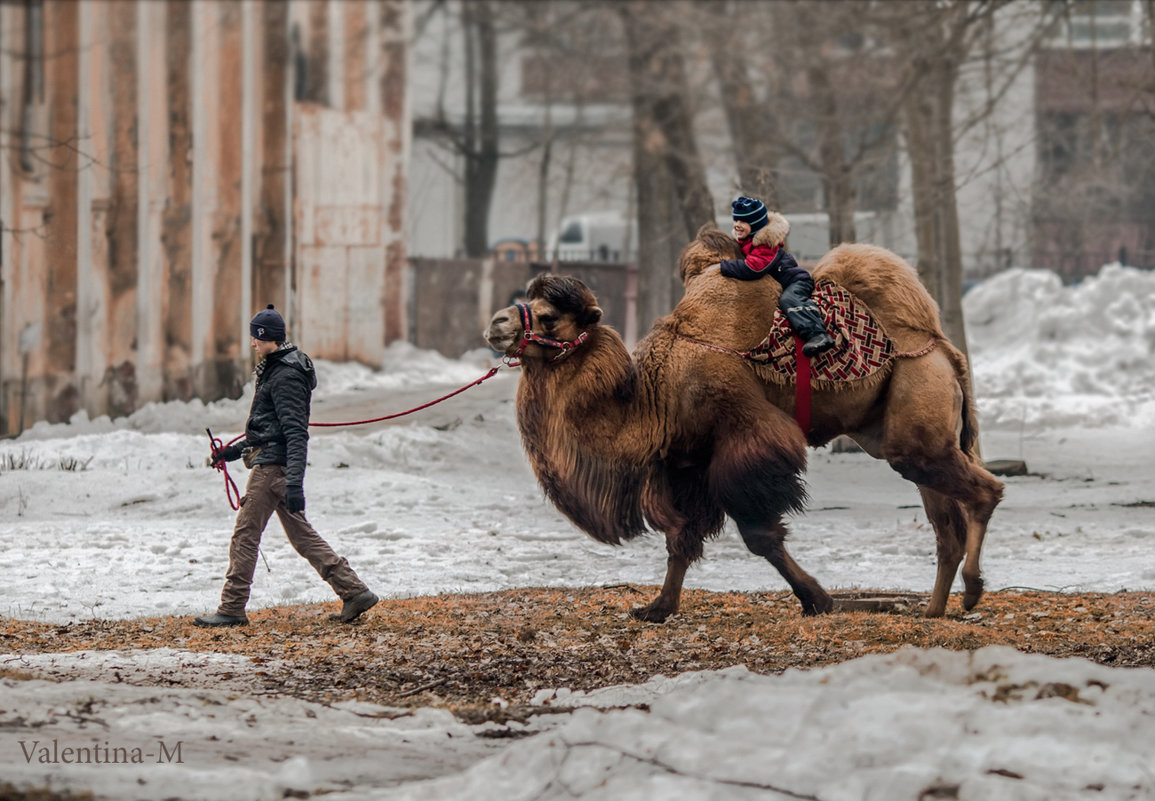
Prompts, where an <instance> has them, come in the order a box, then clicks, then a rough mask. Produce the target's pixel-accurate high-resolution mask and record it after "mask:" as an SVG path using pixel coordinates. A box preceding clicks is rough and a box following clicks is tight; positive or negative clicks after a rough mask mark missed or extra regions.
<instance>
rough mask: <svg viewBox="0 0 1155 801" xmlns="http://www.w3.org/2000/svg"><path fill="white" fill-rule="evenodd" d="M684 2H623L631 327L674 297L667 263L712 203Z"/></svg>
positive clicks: (709, 215) (646, 321) (676, 291)
mask: <svg viewBox="0 0 1155 801" xmlns="http://www.w3.org/2000/svg"><path fill="white" fill-rule="evenodd" d="M685 11H686V8H685V6H684V5H683V4H680V3H678V4H675V3H669V2H665V3H658V2H652V0H632V2H630V3H628V4H625V5H624V6H623V8H622V17H623V20H624V23H625V28H626V41H627V42H628V48H629V72H630V82H631V88H632V97H631V104H632V106H633V118H634V122H633V128H634V182H635V186H636V189H637V209H638V245H639V254H638V300H639V303H638V326H639V328H640V329H641V330H645V329H646V328H648V327H649V326H650V324H651V323H652V322H653V321H654V320H655V319H656V318H657V317H659V316H661V315H664V314H667V313H668V312H669V311H670V310H671V309H672V308H673V307H674V305H675V303H676V302H677V300H678V299H679V298H680V297H681V292H682V288H681V282H680V281H679V280H678V277H677V275H676V274H675V269H674V265H675V264H676V262H677V255H678V252H679V251H680V250H681V248H682V247H683V246H684V245H685V244H686V242H687V241H689V240H690V239H691V238H693V235H694V233H695V232H696V231H697V229H698V228H699V227H700V226H701V225H702V224H703V223H705V222H708V221H711V220H713V219H714V202H713V198H712V197H711V194H710V190H709V187H708V186H707V184H706V176H705V170H704V169H703V167H702V161H701V158H700V156H699V154H698V148H697V143H696V139H695V136H694V131H693V125H692V118H691V115H690V106H689V104H688V100H687V98H688V96H689V94H690V90H689V82H688V80H687V77H686V69H685V64H684V62H683V55H682V52H681V50H680V42H681V40H682V32H681V30H680V28H679V24H678V22H679V20H683V21H684V20H685V19H686V15H685Z"/></svg>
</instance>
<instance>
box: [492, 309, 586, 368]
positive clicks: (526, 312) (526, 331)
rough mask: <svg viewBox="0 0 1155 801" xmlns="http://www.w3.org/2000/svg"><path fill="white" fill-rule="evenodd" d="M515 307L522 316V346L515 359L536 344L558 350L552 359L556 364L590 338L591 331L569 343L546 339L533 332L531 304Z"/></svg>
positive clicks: (583, 332) (581, 334) (518, 348)
mask: <svg viewBox="0 0 1155 801" xmlns="http://www.w3.org/2000/svg"><path fill="white" fill-rule="evenodd" d="M514 305H515V306H516V307H517V313H518V314H519V315H521V344H520V345H518V346H517V352H516V353H514V354H513V357H512V358H514V359H517V358H519V357H520V356H521V354H522V353H524V352H525V349H526V348H527V347H528V346H529V343H530V342H536V343H537V344H539V345H544V346H545V347H547V348H557V349H558V351H559V353H557V354H556V355H555V356H554V357H553V358H552V359H550V361H551V362H556V361H557V360H558V359H560V358H561V357H563V356H565V355H567V354H568V353H569V352H570V351H571V350H573V349H574V348H576V347H577V346H578V345H581V344H582V343H584V342H585V341H586V340H587V339H589V338H590V332H589V331H582V332H581V333H580V334H578V335H577V336H576V337H575V338H574V339H571V340H568V341H562V340H560V339H553V338H551V337H545V336H542V335H541V334H538V333H535V332H534V330H533V311H531V310H530V308H529V304H528V303H515V304H514ZM511 366H514V367H516V366H517V365H513V364H511Z"/></svg>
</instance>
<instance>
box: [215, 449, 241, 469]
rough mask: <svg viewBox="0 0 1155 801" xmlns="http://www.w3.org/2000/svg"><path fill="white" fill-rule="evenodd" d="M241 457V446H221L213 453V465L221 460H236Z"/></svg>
mask: <svg viewBox="0 0 1155 801" xmlns="http://www.w3.org/2000/svg"><path fill="white" fill-rule="evenodd" d="M240 458H241V446H240V445H230V446H228V447H227V448H221V449H220V450H219V451H217V452H216V453H214V454H213V467H216V466H217V465H218V464H220V463H221V462H235V461H236V460H237V459H240Z"/></svg>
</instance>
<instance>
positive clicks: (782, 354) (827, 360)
mask: <svg viewBox="0 0 1155 801" xmlns="http://www.w3.org/2000/svg"><path fill="white" fill-rule="evenodd" d="M811 297H812V298H813V300H814V303H815V305H817V306H818V308H819V310H820V311H821V312H822V317H823V320H824V321H825V323H826V330H827V331H828V332H829V333H830V335H831V336H832V337H834V342H835V344H834V347H833V348H831V349H830V350H828V351H826V352H825V353H822V354H819V355H818V356H815V357H814V358H812V359H811V360H810V375H811V384H812V385H813V386H822V385H837V384H842V383H845V382H853V381H861V380H864V379H868V378H882V377H883V375H879V373H882V371H884V370H887V369H888V368H889V367H890V363H891V361H892V360H893V359H894V358H895V357H896V356H899V355H908V354H898V353H897V352H896V348H895V346H894V343H893V342H892V341H891V339H890V337H889V336H887V335H886V330H885V329H883V327H882V324H881V323H879V322H878V320H876V319H875V317H874V315H873V314H872V313H871V311H870V309H869V308H867V306H866V304H865V303H863V302H862V301H860V300H859V299H858V298H856V297H854V295H852V294H850V293H849V292H847V291H846V290H845V289H843V288H842V287H840V286H838V285H837V284H833V283H831V282H829V281H819V282H818V283H817V284H816V285H815V287H814V294H813V295H812V296H811ZM795 352H796V347H795V338H794V331H793V329H791V328H790V323H789V322H788V321H787V320H786V315H785V314H783V313H782V310H781V309H778V310H776V311H775V313H774V321H773V324H772V326H771V329H770V333H769V334H767V335H766V338H765V339H763V340H762V342H760V343H759V344H758V345H756V346H755V347H753V348H751V349H750V350H748V351H746V352H744V353H742V356H744V357H745V358H747V359H750V360H751V361H753V362H756V363H759V364H760V365H762V369H760V370H759V372H760V373H762V374H763V375H764V376H765V377H767V378H769V379H770V380H772V381H774V382H775V383H780V384H793V383H794V382H795V380H796V376H797V372H798V365H797V360H796V358H795Z"/></svg>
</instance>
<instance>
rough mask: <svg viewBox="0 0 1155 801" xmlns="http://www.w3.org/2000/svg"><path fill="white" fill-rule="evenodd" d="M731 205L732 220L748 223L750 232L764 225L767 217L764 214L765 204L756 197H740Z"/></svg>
mask: <svg viewBox="0 0 1155 801" xmlns="http://www.w3.org/2000/svg"><path fill="white" fill-rule="evenodd" d="M731 205H732V206H733V207H734V220H735V221H736V222H737V221H741V222H744V223H746V224H747V225H749V226H750V232H751V233H753V232H754V231H757V230H758V229H759V228H762V227H764V226H765V225H766V221H767V220H768V219H769V217H768V216H767V214H766V204H765V203H763V202H762V201H761V200H759V199H758V198H755V197H740V198H738V199H737V200H735V201H734V202H733V203H732V204H731Z"/></svg>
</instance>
